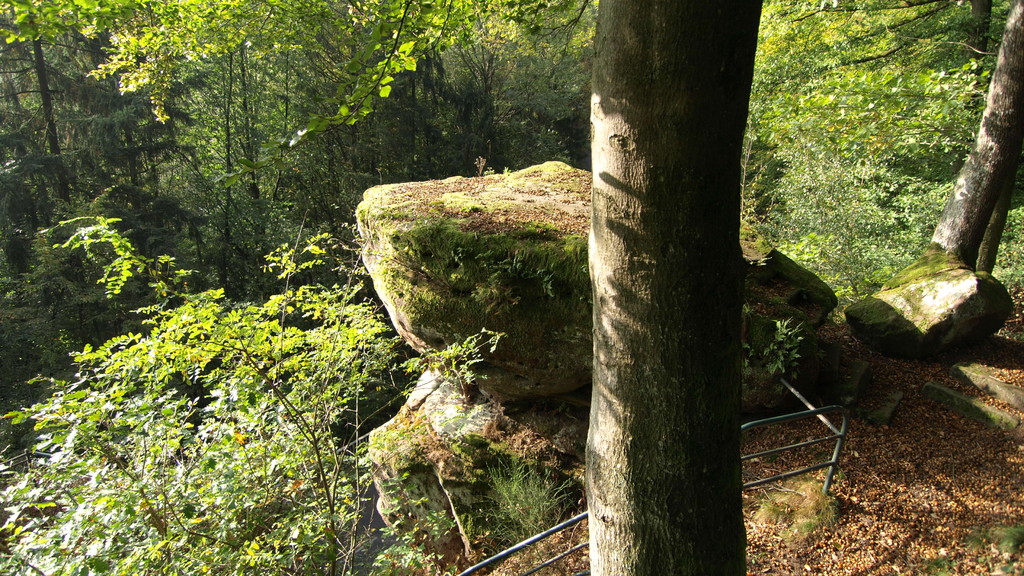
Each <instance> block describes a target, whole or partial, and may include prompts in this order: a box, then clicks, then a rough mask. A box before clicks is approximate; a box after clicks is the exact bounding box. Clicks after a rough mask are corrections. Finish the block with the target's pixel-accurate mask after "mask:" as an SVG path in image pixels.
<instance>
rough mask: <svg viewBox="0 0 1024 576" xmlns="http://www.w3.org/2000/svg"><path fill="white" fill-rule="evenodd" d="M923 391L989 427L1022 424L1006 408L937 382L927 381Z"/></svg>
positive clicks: (927, 395) (970, 418)
mask: <svg viewBox="0 0 1024 576" xmlns="http://www.w3.org/2000/svg"><path fill="white" fill-rule="evenodd" d="M921 393H922V394H924V395H925V396H926V397H928V398H931V399H932V400H935V401H936V402H939V403H941V404H943V405H945V406H946V407H947V408H949V409H950V410H952V411H954V412H956V413H957V414H960V415H961V416H963V417H964V418H967V419H969V420H974V421H975V422H980V423H982V424H984V425H985V426H988V427H989V428H997V429H1000V430H1012V429H1014V428H1016V427H1017V426H1019V425H1020V420H1019V419H1018V418H1017V417H1016V416H1014V415H1013V414H1010V413H1009V412H1007V411H1006V410H1000V409H999V408H995V407H992V406H989V405H988V404H985V403H984V402H982V401H980V400H978V399H976V398H971V397H970V396H967V395H965V394H961V393H960V392H957V391H956V390H953V389H951V388H948V387H946V386H943V385H941V384H937V383H935V382H926V383H925V385H924V386H923V387H922V388H921Z"/></svg>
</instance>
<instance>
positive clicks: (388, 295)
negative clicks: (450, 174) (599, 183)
mask: <svg viewBox="0 0 1024 576" xmlns="http://www.w3.org/2000/svg"><path fill="white" fill-rule="evenodd" d="M589 217H590V175H589V173H587V172H583V171H580V170H574V169H572V168H570V167H569V166H567V165H565V164H561V163H558V162H549V163H547V164H542V165H540V166H534V167H532V168H528V169H526V170H521V171H519V172H514V173H511V174H507V175H496V176H487V177H482V178H449V179H447V180H441V181H434V182H421V183H410V184H393V185H387V186H378V187H376V188H372V189H370V190H368V191H367V192H366V194H365V196H364V200H363V202H362V203H361V204H360V205H359V208H358V210H357V218H358V222H359V229H360V231H361V234H362V238H363V242H364V247H365V248H364V253H363V259H364V262H365V263H366V267H367V269H368V270H369V271H370V274H371V276H372V278H373V283H374V288H375V289H376V291H377V293H378V295H379V296H380V297H381V299H382V300H383V301H384V305H385V306H386V307H387V310H388V313H389V314H390V316H391V319H392V321H393V323H394V325H395V328H396V329H397V330H398V332H399V333H400V334H401V335H402V337H403V338H404V339H405V340H406V341H407V342H409V344H410V345H412V346H413V347H414V348H416V349H417V350H419V351H420V352H425V351H427V350H430V349H441V348H444V347H445V346H447V345H449V344H452V343H455V342H460V341H462V340H464V339H465V338H467V337H469V336H472V335H474V334H476V333H478V332H479V331H480V330H481V329H483V328H486V329H488V330H492V331H495V332H502V333H504V337H502V339H501V342H500V343H499V345H498V346H497V348H496V349H495V350H494V352H493V353H488V354H487V355H486V362H487V363H486V364H485V365H484V366H482V367H481V369H480V370H478V372H480V373H482V374H483V375H484V376H485V377H484V378H482V379H481V380H480V381H478V382H477V384H478V385H479V386H480V387H481V388H483V389H484V390H485V391H487V392H489V393H491V394H492V395H494V396H497V397H500V398H523V397H537V396H550V395H557V394H562V393H567V392H571V391H573V390H576V389H578V388H580V387H582V386H584V385H586V384H587V383H589V382H590V358H591V346H592V345H591V335H590V333H591V318H590V315H591V306H590V279H589V275H588V268H587V266H588V265H587V239H586V234H587V230H588V226H589Z"/></svg>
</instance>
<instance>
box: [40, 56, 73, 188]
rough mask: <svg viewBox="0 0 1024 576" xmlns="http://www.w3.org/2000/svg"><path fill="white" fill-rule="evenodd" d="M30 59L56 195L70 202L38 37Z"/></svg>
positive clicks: (43, 57) (48, 80)
mask: <svg viewBox="0 0 1024 576" xmlns="http://www.w3.org/2000/svg"><path fill="white" fill-rule="evenodd" d="M32 59H33V62H34V65H35V72H36V82H37V83H38V84H39V100H40V103H41V104H42V111H43V123H44V125H45V131H46V147H47V151H48V152H49V153H50V155H51V156H53V159H54V162H55V163H56V167H55V170H54V177H55V178H56V180H57V197H58V198H60V199H61V200H63V201H64V202H70V201H71V184H70V183H69V181H68V172H67V168H66V167H65V166H64V158H63V157H62V156H61V146H60V139H59V138H58V136H57V121H56V117H55V116H54V113H53V93H52V92H51V91H50V79H49V74H48V73H47V70H46V58H45V56H44V55H43V43H42V42H41V41H40V40H38V39H36V40H33V41H32Z"/></svg>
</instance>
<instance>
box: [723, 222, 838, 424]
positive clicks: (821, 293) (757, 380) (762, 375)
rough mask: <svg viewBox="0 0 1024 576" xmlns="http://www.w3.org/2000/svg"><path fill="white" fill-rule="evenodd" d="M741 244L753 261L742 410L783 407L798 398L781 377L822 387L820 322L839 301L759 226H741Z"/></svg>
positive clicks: (808, 388) (806, 388)
mask: <svg viewBox="0 0 1024 576" xmlns="http://www.w3.org/2000/svg"><path fill="white" fill-rule="evenodd" d="M740 247H741V249H742V252H743V258H744V260H745V261H746V262H747V275H746V280H745V283H744V295H745V300H746V308H745V312H744V330H743V349H744V363H743V396H742V410H743V412H744V413H748V414H752V413H771V412H778V411H780V410H782V409H785V408H789V407H792V406H796V405H797V404H798V401H797V399H796V397H794V396H793V395H792V394H791V393H790V392H789V391H788V390H787V389H786V388H785V387H784V386H783V385H782V384H781V383H780V382H779V378H780V377H785V378H786V379H787V380H788V381H789V382H790V384H792V385H793V386H794V387H795V388H796V389H797V390H799V391H800V392H801V393H803V394H805V395H809V394H811V393H812V392H813V391H814V390H815V389H816V388H817V386H818V380H819V377H820V374H821V369H822V366H823V363H822V359H823V358H825V354H824V353H823V352H822V351H821V349H820V342H819V339H818V335H817V328H819V327H820V326H821V325H822V324H823V323H824V322H825V321H826V320H827V319H828V317H829V315H830V314H831V313H832V310H834V309H835V307H836V305H837V304H838V302H839V301H838V299H837V298H836V295H835V293H834V292H833V291H832V289H831V288H830V287H829V286H828V284H826V283H825V282H823V281H822V280H821V279H820V278H818V277H817V276H816V275H815V274H814V273H813V272H811V271H809V270H807V269H806V268H804V267H803V266H801V265H799V264H797V263H796V262H794V261H793V260H792V259H790V258H789V257H788V256H786V255H785V254H783V253H781V252H779V251H778V250H775V249H774V248H772V247H771V246H770V245H769V244H768V243H767V242H766V241H765V240H764V239H763V238H762V237H761V236H760V235H758V234H757V233H756V231H754V229H753V228H751V227H749V226H743V227H741V229H740ZM826 377H827V375H826Z"/></svg>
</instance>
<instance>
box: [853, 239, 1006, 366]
mask: <svg viewBox="0 0 1024 576" xmlns="http://www.w3.org/2000/svg"><path fill="white" fill-rule="evenodd" d="M1012 312H1013V300H1012V298H1011V297H1010V294H1009V292H1007V290H1006V288H1005V287H1004V286H1003V285H1002V284H1001V283H1000V282H999V281H998V280H996V279H995V278H993V277H992V275H990V274H987V273H985V272H975V271H974V270H972V269H971V268H970V267H969V266H967V265H965V264H964V263H963V262H961V261H960V260H958V259H957V258H956V257H955V256H952V255H949V254H946V253H945V252H942V251H940V250H932V251H929V252H928V253H927V254H925V256H923V257H922V258H920V259H919V260H918V261H917V262H915V263H914V264H912V265H911V266H909V267H907V268H906V269H904V270H903V271H902V272H900V273H899V274H897V275H896V276H895V277H894V278H893V279H892V280H890V281H889V282H888V283H886V285H885V286H883V287H882V290H881V291H879V292H878V293H876V294H874V295H872V296H869V297H867V298H865V299H864V300H861V301H860V302H857V303H855V304H852V305H850V306H849V307H847V309H846V320H847V322H848V323H849V324H850V327H851V328H852V329H853V331H854V333H855V334H856V335H857V337H858V338H860V339H861V340H864V341H865V342H867V343H868V344H869V345H871V346H872V347H874V348H875V349H877V350H878V351H879V352H881V353H883V354H886V355H888V356H897V357H905V358H922V357H925V356H930V355H933V354H937V353H939V352H942V351H944V350H947V349H950V348H953V347H955V346H960V345H964V344H969V343H972V342H975V341H977V340H980V339H982V338H984V337H986V336H989V335H991V334H993V333H995V332H996V331H997V330H999V328H1001V327H1002V326H1003V323H1004V322H1005V321H1006V319H1007V318H1009V316H1010V314H1011V313H1012Z"/></svg>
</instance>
